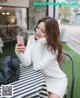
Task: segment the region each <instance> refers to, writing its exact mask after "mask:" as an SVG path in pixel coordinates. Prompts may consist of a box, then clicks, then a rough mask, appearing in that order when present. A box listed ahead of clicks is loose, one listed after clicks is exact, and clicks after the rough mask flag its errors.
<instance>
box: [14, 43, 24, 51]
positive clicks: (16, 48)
mask: <svg viewBox="0 0 80 98" xmlns="http://www.w3.org/2000/svg"><path fill="white" fill-rule="evenodd" d="M15 50H16V51H17V52H23V53H24V52H25V50H26V47H25V46H24V45H23V44H16V46H15Z"/></svg>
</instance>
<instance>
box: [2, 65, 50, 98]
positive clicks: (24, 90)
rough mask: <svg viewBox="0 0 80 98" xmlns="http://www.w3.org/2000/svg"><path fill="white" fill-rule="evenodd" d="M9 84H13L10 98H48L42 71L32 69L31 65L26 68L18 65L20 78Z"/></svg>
mask: <svg viewBox="0 0 80 98" xmlns="http://www.w3.org/2000/svg"><path fill="white" fill-rule="evenodd" d="M10 85H13V97H11V98H48V92H47V87H46V82H45V79H44V77H43V75H42V73H41V72H40V71H35V70H33V69H32V66H30V67H27V68H26V67H24V66H22V65H20V78H19V80H18V81H15V82H13V83H10ZM0 96H1V88H0ZM1 98H2V97H1ZM8 98H9V97H8Z"/></svg>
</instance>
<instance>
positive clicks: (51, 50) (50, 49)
mask: <svg viewBox="0 0 80 98" xmlns="http://www.w3.org/2000/svg"><path fill="white" fill-rule="evenodd" d="M35 32H36V34H35V35H32V36H30V37H29V39H28V44H27V47H26V48H25V46H24V45H23V44H22V45H21V44H20V45H19V44H16V48H15V50H16V54H17V56H18V57H19V59H20V61H21V62H22V64H23V65H24V66H29V65H30V64H31V62H32V63H33V69H34V70H41V72H42V73H43V75H44V77H45V79H46V84H47V90H48V92H49V97H48V98H63V96H64V94H65V90H66V87H67V78H66V75H65V74H64V73H63V72H62V70H61V69H60V67H59V63H60V61H61V59H62V45H61V42H60V31H59V26H58V22H57V21H56V19H54V18H51V17H43V18H42V19H40V20H39V21H38V23H37V26H36V27H35Z"/></svg>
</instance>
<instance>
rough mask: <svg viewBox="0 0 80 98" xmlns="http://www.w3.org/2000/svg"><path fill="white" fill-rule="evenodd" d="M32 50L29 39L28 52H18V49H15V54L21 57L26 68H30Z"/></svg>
mask: <svg viewBox="0 0 80 98" xmlns="http://www.w3.org/2000/svg"><path fill="white" fill-rule="evenodd" d="M31 48H32V43H31V41H30V37H29V39H28V43H27V46H26V50H25V51H24V53H23V52H18V51H17V49H15V52H16V54H17V56H18V57H19V59H20V61H21V63H22V64H23V65H25V66H29V65H30V64H31Z"/></svg>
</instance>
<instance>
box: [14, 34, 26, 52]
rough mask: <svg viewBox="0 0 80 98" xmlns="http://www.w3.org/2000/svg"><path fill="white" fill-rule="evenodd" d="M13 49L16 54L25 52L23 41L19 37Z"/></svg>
mask: <svg viewBox="0 0 80 98" xmlns="http://www.w3.org/2000/svg"><path fill="white" fill-rule="evenodd" d="M15 49H16V50H17V51H18V52H24V51H25V50H26V48H25V45H24V39H23V37H22V36H20V35H17V44H16V47H15Z"/></svg>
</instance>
